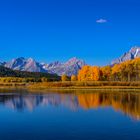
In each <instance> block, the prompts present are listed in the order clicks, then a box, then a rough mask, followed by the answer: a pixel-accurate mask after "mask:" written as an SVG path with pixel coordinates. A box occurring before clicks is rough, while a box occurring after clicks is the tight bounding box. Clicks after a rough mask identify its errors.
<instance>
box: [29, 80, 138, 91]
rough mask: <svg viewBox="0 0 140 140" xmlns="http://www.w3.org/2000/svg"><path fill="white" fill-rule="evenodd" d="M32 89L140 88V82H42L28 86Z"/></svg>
mask: <svg viewBox="0 0 140 140" xmlns="http://www.w3.org/2000/svg"><path fill="white" fill-rule="evenodd" d="M27 88H28V89H32V90H47V89H56V90H59V89H60V90H71V89H72V90H73V89H78V90H140V82H103V81H102V82H91V81H90V82H78V81H76V82H70V81H69V82H42V83H31V84H29V85H28V86H27Z"/></svg>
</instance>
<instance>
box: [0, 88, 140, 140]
mask: <svg viewBox="0 0 140 140" xmlns="http://www.w3.org/2000/svg"><path fill="white" fill-rule="evenodd" d="M0 139H1V140H102V139H103V140H118V139H122V140H129V139H130V140H132V139H133V140H139V139H140V93H138V92H137V93H135V92H124V93H122V92H95V91H94V92H88V91H73V92H72V91H67V92H66V93H65V92H45V93H40V92H36V93H27V92H23V91H22V92H21V91H6V92H2V91H1V93H0Z"/></svg>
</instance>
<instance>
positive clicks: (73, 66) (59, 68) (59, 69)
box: [1, 57, 85, 76]
mask: <svg viewBox="0 0 140 140" xmlns="http://www.w3.org/2000/svg"><path fill="white" fill-rule="evenodd" d="M1 65H3V66H4V67H7V68H10V69H13V70H19V71H28V72H43V73H51V74H57V75H60V76H61V75H63V74H66V75H68V76H71V75H73V74H75V75H76V74H77V73H78V71H79V70H80V69H81V68H82V67H83V66H84V65H85V62H84V61H83V60H81V59H78V58H76V57H74V58H71V59H69V60H68V61H67V62H65V63H62V62H59V61H56V62H52V63H49V64H45V63H39V62H37V61H35V60H34V59H32V58H28V59H26V58H23V57H19V58H16V59H12V60H11V61H9V62H4V63H1Z"/></svg>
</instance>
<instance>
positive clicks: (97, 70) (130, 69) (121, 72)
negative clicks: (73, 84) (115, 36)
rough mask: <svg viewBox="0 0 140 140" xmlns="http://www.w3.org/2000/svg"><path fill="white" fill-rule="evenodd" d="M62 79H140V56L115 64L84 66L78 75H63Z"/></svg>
mask: <svg viewBox="0 0 140 140" xmlns="http://www.w3.org/2000/svg"><path fill="white" fill-rule="evenodd" d="M61 80H62V81H70V80H71V81H128V82H130V81H139V80H140V58H136V59H133V60H128V61H125V62H122V63H120V64H115V65H113V66H103V67H99V66H89V65H86V66H83V67H82V69H81V70H79V72H78V74H77V75H72V76H71V77H68V76H67V75H62V77H61Z"/></svg>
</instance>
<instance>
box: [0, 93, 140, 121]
mask: <svg viewBox="0 0 140 140" xmlns="http://www.w3.org/2000/svg"><path fill="white" fill-rule="evenodd" d="M0 104H1V105H5V106H8V107H10V108H12V109H14V110H17V111H24V110H26V109H28V110H30V111H33V110H34V109H35V108H36V107H37V106H40V105H42V106H47V105H51V106H60V105H63V106H66V107H68V108H70V109H72V110H78V109H79V108H83V109H95V108H99V107H108V106H110V107H112V108H113V109H114V110H115V111H122V112H123V113H124V114H126V115H128V116H130V117H132V118H134V119H137V120H140V94H139V93H130V92H124V93H123V92H88V91H75V92H72V91H71V92H67V93H65V92H55V93H49V92H48V93H46V94H44V93H43V94H41V93H35V94H24V93H22V94H18V93H17V94H14V93H12V94H7V93H4V94H0Z"/></svg>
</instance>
